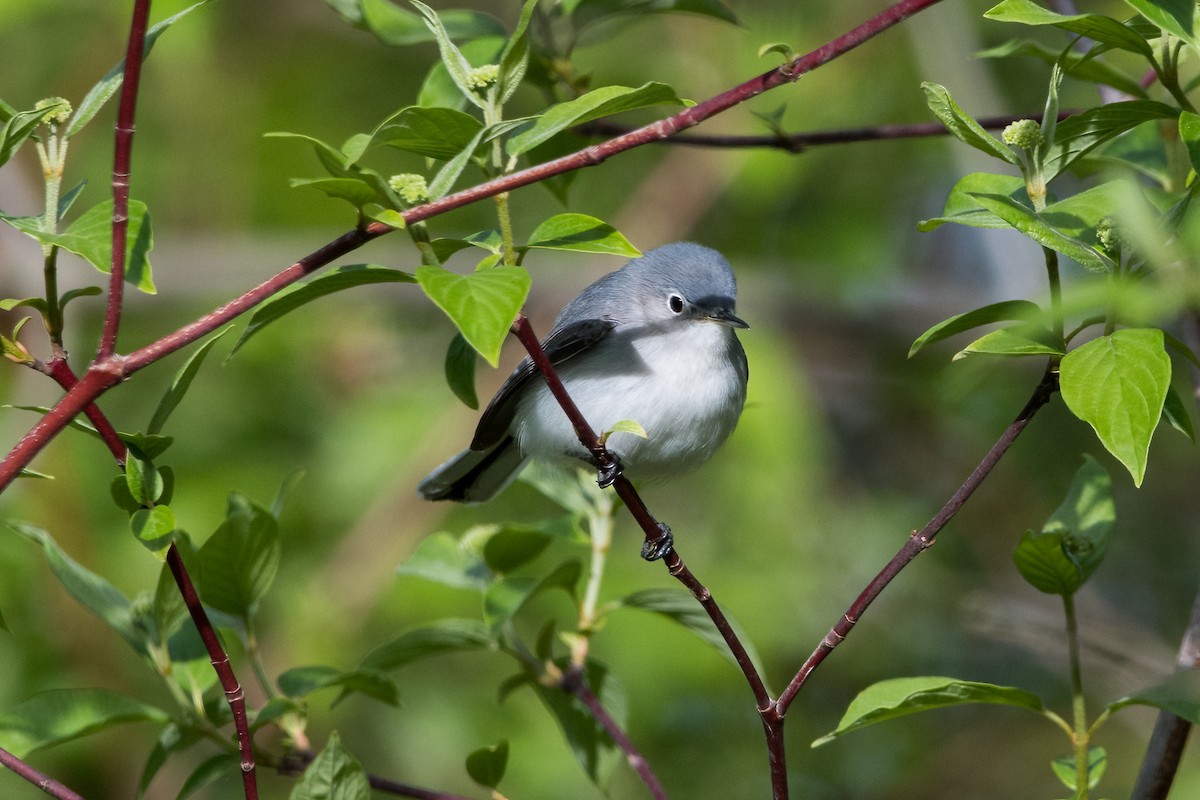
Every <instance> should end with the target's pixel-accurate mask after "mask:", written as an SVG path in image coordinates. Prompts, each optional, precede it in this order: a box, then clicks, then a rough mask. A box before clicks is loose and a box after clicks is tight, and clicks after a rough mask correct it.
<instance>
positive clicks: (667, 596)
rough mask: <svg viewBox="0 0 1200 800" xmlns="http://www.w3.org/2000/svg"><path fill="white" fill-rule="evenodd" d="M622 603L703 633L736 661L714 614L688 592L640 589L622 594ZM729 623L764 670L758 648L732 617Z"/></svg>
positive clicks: (701, 637) (724, 655)
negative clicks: (711, 614)
mask: <svg viewBox="0 0 1200 800" xmlns="http://www.w3.org/2000/svg"><path fill="white" fill-rule="evenodd" d="M621 607H622V608H636V609H641V610H642V611H650V612H653V613H655V614H660V615H662V616H664V617H666V618H667V619H670V620H672V621H674V622H676V623H678V624H680V625H682V626H683V627H684V628H685V629H686V630H688V631H690V632H691V633H693V634H694V635H696V636H698V637H700V639H701V640H702V641H704V642H707V643H708V644H710V645H712V646H713V647H714V648H715V649H716V651H717V652H718V653H720V654H721V656H723V657H724V658H725V659H727V660H728V661H729V662H730V663H731V664H735V665H736V664H737V660H736V659H735V658H734V657H733V654H732V653H730V652H729V646H728V645H727V644H726V643H725V639H724V637H722V636H721V632H720V631H718V630H717V627H716V625H714V624H713V621H712V618H711V617H709V616H708V614H707V613H706V612H705V610H704V608H703V607H702V606H701V605H700V604H699V603H697V602H696V599H695V598H694V597H692V596H691V595H690V594H688V593H687V592H682V591H678V590H675V589H643V590H642V591H640V592H634V593H633V594H631V595H629V596H627V597H624V598H622V599H621ZM729 624H730V626H731V627H732V628H733V631H734V633H736V634H737V636H738V638H739V639H740V640H741V641H742V644H743V645H744V646H745V648H746V652H747V653H748V654H749V655H750V661H751V662H752V663H753V664H754V666H755V668H756V669H757V670H758V671H759V673H760V674H761V673H762V662H761V661H760V660H759V657H758V652H757V651H756V650H755V648H754V645H753V644H752V643H751V642H750V639H749V638H748V637H747V636H746V634H745V631H743V630H742V628H741V626H739V625H738V624H737V622H736V621H735V620H733V619H732V618H730V621H729Z"/></svg>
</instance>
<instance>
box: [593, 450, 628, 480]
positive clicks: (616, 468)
mask: <svg viewBox="0 0 1200 800" xmlns="http://www.w3.org/2000/svg"><path fill="white" fill-rule="evenodd" d="M596 472H597V475H596V483H598V484H599V485H600V488H601V489H607V488H608V487H610V486H612V485H613V484H614V483H616V482H617V478H619V477H621V475H622V474H623V473H624V472H625V468H624V467H623V466H621V462H620V461H618V460H617V457H616V456H615V455H612V454H611V453H609V454H608V457H607V458H603V459H600V460H598V461H597V463H596Z"/></svg>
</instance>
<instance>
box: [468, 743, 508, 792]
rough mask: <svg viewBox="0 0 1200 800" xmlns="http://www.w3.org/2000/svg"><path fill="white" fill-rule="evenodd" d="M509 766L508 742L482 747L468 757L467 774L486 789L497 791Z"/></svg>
mask: <svg viewBox="0 0 1200 800" xmlns="http://www.w3.org/2000/svg"><path fill="white" fill-rule="evenodd" d="M507 766H508V742H497V743H496V744H491V745H488V746H487V747H481V748H479V749H478V750H476V751H475V752H473V753H471V754H470V755H469V756H467V774H468V775H470V776H471V780H473V781H475V782H476V783H478V784H479V785H480V786H482V787H484V788H485V789H495V788H496V787H497V786H498V785H499V784H500V781H501V779H503V778H504V770H505V768H506V767H507Z"/></svg>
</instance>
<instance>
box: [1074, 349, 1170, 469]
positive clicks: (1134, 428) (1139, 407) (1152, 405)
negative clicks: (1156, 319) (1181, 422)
mask: <svg viewBox="0 0 1200 800" xmlns="http://www.w3.org/2000/svg"><path fill="white" fill-rule="evenodd" d="M1060 383H1061V388H1062V397H1063V402H1065V403H1066V404H1067V408H1069V409H1070V410H1071V413H1073V414H1074V415H1075V416H1077V417H1079V418H1080V419H1081V420H1083V421H1084V422H1086V423H1088V424H1089V425H1091V426H1092V428H1093V430H1095V431H1096V435H1097V436H1099V437H1100V442H1101V443H1102V444H1103V445H1104V447H1105V448H1106V449H1107V450H1108V452H1110V453H1112V454H1113V455H1114V456H1116V458H1117V460H1118V461H1120V462H1121V463H1122V464H1124V465H1125V468H1126V469H1128V470H1129V474H1130V475H1131V476H1133V482H1134V485H1136V486H1141V485H1142V478H1143V477H1144V476H1145V474H1146V459H1147V455H1148V452H1149V450H1150V438H1151V437H1152V436H1153V435H1154V429H1155V428H1156V427H1157V426H1158V421H1159V419H1160V417H1161V416H1162V410H1163V403H1164V402H1165V399H1166V394H1167V387H1168V386H1170V384H1171V359H1170V358H1169V357H1168V356H1167V354H1166V351H1165V350H1164V349H1163V335H1162V331H1160V330H1156V329H1153V328H1140V329H1139V328H1128V329H1124V330H1119V331H1115V332H1113V333H1112V334H1111V335H1109V336H1103V337H1100V338H1098V339H1093V340H1092V341H1090V342H1088V343H1087V344H1085V345H1083V346H1081V347H1078V348H1076V349H1075V350H1072V351H1071V352H1070V353H1067V355H1066V356H1065V357H1064V358H1063V360H1062V364H1061V372H1060Z"/></svg>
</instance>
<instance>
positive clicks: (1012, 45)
mask: <svg viewBox="0 0 1200 800" xmlns="http://www.w3.org/2000/svg"><path fill="white" fill-rule="evenodd" d="M1101 47H1106V46H1104V45H1101ZM1106 49H1107V48H1106ZM1094 55H1095V53H1084V52H1081V51H1077V50H1074V49H1072V50H1071V51H1070V52H1068V53H1067V54H1066V55H1065V57H1064V54H1063V51H1062V48H1061V47H1047V46H1046V45H1044V44H1042V43H1041V42H1036V41H1033V40H1032V39H1013V40H1010V41H1008V42H1005V43H1004V44H1002V45H999V46H997V47H991V48H988V49H987V50H981V51H979V52H977V53H975V57H976V58H1011V57H1014V56H1015V57H1021V56H1029V57H1031V58H1036V59H1038V60H1039V61H1041V62H1042V63H1044V64H1046V65H1047V66H1052V65H1054V64H1058V63H1060V62H1061V64H1062V69H1063V73H1064V74H1065V75H1066V76H1067V77H1070V78H1075V79H1076V80H1079V81H1083V82H1085V83H1103V84H1106V85H1108V86H1111V87H1113V88H1114V89H1118V90H1120V91H1122V92H1124V93H1125V94H1127V95H1129V96H1131V97H1140V98H1145V97H1146V90H1145V89H1144V88H1142V84H1141V82H1140V81H1139V80H1138V78H1137V77H1136V76H1134V75H1131V74H1129V73H1127V72H1125V71H1123V70H1121V69H1118V68H1117V67H1115V66H1113V65H1112V64H1110V63H1108V62H1107V61H1101V60H1099V59H1098V58H1094V57H1093V56H1094Z"/></svg>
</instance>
